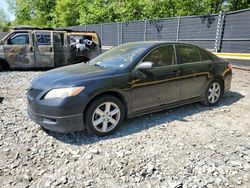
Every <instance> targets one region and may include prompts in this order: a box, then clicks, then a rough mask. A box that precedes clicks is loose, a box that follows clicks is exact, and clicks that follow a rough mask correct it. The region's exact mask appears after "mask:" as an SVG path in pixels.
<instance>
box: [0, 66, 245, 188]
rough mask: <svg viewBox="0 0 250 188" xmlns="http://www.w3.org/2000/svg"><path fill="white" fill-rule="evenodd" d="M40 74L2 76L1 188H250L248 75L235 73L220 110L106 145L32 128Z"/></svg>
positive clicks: (147, 121) (154, 120) (166, 119)
mask: <svg viewBox="0 0 250 188" xmlns="http://www.w3.org/2000/svg"><path fill="white" fill-rule="evenodd" d="M40 73H41V72H35V71H28V72H25V71H15V72H1V73H0V98H1V100H2V101H1V103H0V156H1V158H0V187H124V188H125V187H171V188H182V187H183V188H189V187H199V188H200V187H204V188H205V187H206V188H209V187H211V188H212V187H249V186H250V185H249V182H250V179H249V178H250V134H249V132H250V115H249V111H250V107H249V104H250V90H249V87H244V86H245V85H248V86H249V85H250V74H249V73H248V72H244V71H239V70H234V77H233V83H232V89H231V91H230V92H229V93H226V94H225V95H224V96H223V98H222V99H221V102H220V103H219V104H218V105H217V106H216V107H204V106H201V105H200V104H191V105H186V106H183V107H179V108H174V109H171V110H167V111H164V112H159V113H156V114H151V115H146V116H142V117H138V118H135V119H132V120H129V121H126V122H125V123H124V125H123V126H122V127H121V129H119V130H118V131H117V132H116V133H114V134H112V135H110V136H108V137H103V138H98V137H89V136H87V135H85V134H84V133H82V132H80V133H74V134H69V135H64V134H60V133H52V132H44V130H42V129H41V128H40V127H39V126H38V125H37V124H35V123H33V122H32V121H30V120H29V118H28V115H27V107H26V104H27V101H26V96H25V93H26V89H27V88H28V87H29V84H30V81H31V80H32V79H33V78H34V77H36V76H37V75H39V74H40Z"/></svg>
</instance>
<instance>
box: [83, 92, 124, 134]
mask: <svg viewBox="0 0 250 188" xmlns="http://www.w3.org/2000/svg"><path fill="white" fill-rule="evenodd" d="M85 118H86V129H87V131H88V133H90V134H95V135H98V136H106V135H109V134H111V133H113V132H114V131H116V130H117V129H118V128H119V126H120V125H121V124H122V122H123V119H124V107H123V104H122V103H121V101H120V100H119V99H117V98H116V97H114V96H112V95H105V96H101V97H100V98H98V99H96V100H94V101H93V102H92V103H91V104H90V106H89V107H88V109H87V111H86V116H85Z"/></svg>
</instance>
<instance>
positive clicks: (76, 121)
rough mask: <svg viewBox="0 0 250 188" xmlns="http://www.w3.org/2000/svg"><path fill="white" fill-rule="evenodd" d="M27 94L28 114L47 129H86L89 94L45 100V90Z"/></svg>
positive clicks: (66, 130)
mask: <svg viewBox="0 0 250 188" xmlns="http://www.w3.org/2000/svg"><path fill="white" fill-rule="evenodd" d="M38 93H40V94H38V95H35V96H34V97H31V95H30V93H28V95H27V100H28V114H29V117H30V119H31V120H33V121H34V122H36V123H37V124H39V125H41V126H42V127H44V128H45V129H48V130H51V131H55V132H61V133H69V132H75V131H81V130H84V114H83V113H84V110H85V107H86V105H87V102H86V101H87V100H86V99H87V96H76V97H69V98H65V99H50V100H43V99H41V96H43V95H44V92H38Z"/></svg>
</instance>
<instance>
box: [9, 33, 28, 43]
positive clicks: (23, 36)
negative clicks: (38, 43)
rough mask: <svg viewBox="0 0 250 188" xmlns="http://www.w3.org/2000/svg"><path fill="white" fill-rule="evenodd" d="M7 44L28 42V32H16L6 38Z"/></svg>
mask: <svg viewBox="0 0 250 188" xmlns="http://www.w3.org/2000/svg"><path fill="white" fill-rule="evenodd" d="M8 44H9V45H27V44H29V34H28V33H20V34H19V33H18V34H16V35H14V36H12V37H11V38H10V39H9V40H8Z"/></svg>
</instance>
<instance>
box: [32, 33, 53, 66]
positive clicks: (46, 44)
mask: <svg viewBox="0 0 250 188" xmlns="http://www.w3.org/2000/svg"><path fill="white" fill-rule="evenodd" d="M33 34H34V41H35V43H34V47H35V67H40V68H49V67H54V66H55V63H54V49H53V41H52V38H53V32H51V31H42V30H41V31H34V32H33Z"/></svg>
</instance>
